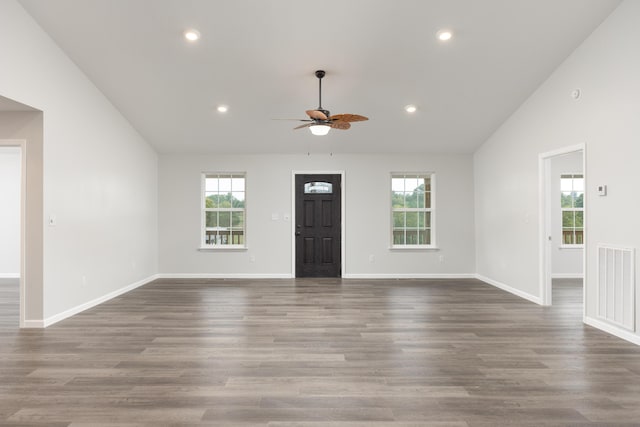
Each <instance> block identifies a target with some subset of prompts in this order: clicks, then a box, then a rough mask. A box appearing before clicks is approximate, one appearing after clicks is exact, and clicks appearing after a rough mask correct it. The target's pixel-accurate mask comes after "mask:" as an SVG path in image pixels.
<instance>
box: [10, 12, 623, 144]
mask: <svg viewBox="0 0 640 427" xmlns="http://www.w3.org/2000/svg"><path fill="white" fill-rule="evenodd" d="M20 2H21V3H22V5H23V6H24V7H25V9H26V10H27V11H28V12H29V13H30V14H31V15H32V16H33V17H34V18H35V19H36V21H37V22H38V23H39V24H40V25H41V26H42V27H43V28H44V29H45V31H47V32H48V33H49V34H50V36H51V37H52V38H53V39H54V40H55V41H56V42H57V43H58V44H59V45H60V46H61V48H62V49H63V50H64V51H65V52H66V53H67V54H68V55H69V56H70V57H71V58H72V60H73V61H74V62H75V63H76V64H77V65H78V66H79V67H80V68H81V69H82V70H83V71H84V72H85V73H86V74H87V75H88V76H89V78H90V79H91V80H92V81H93V82H94V83H95V85H96V86H97V87H98V88H99V89H100V90H101V91H102V92H103V93H104V94H105V95H106V96H107V98H109V100H110V101H111V102H112V103H113V104H114V105H115V106H116V107H117V108H118V109H119V110H120V111H121V112H122V114H123V115H124V116H125V117H126V118H127V119H128V120H129V121H130V122H131V124H132V125H133V126H134V127H135V128H136V129H137V130H138V131H139V132H140V133H141V134H142V135H143V136H144V137H145V138H146V139H147V140H148V141H149V142H150V143H151V144H152V145H154V146H155V147H156V148H157V150H158V151H160V152H165V153H166V152H190V153H197V152H203V153H204V152H207V153H212V152H224V153H249V152H253V153H270V152H276V153H284V152H286V153H298V152H307V151H310V150H314V151H317V150H326V151H332V152H380V153H384V152H453V153H463V152H467V153H468V152H472V151H474V150H475V149H476V148H477V147H478V146H479V145H480V144H481V143H483V142H484V141H485V140H486V139H487V137H489V136H490V135H491V134H492V133H493V132H494V131H495V130H496V129H497V127H498V126H499V125H500V124H501V123H502V122H503V121H504V120H505V119H506V118H507V117H508V116H509V115H510V114H511V113H513V111H514V110H515V109H516V108H517V107H518V106H519V105H520V104H522V102H524V100H525V99H526V98H527V97H528V96H529V95H531V93H532V92H533V91H534V90H535V89H536V88H537V87H538V86H539V85H540V84H541V83H542V82H543V81H544V80H545V79H546V78H547V77H548V76H549V75H550V74H551V73H552V72H553V70H554V69H555V68H556V67H557V66H558V65H559V64H560V63H561V62H562V61H563V60H564V59H565V58H566V57H567V56H568V55H569V54H570V53H571V52H572V51H573V50H574V49H575V48H576V47H577V46H578V45H579V44H580V42H581V41H582V40H584V39H585V37H587V36H588V35H589V34H590V33H591V32H592V31H593V30H594V29H595V27H597V25H598V24H599V23H600V22H602V20H604V19H605V18H606V16H607V15H608V14H609V13H610V12H611V11H612V10H613V9H614V8H615V7H616V6H617V5H618V3H619V1H618V0H561V1H560V0H393V1H391V0H341V1H337V0H324V1H321V2H310V1H300V0H233V1H231V0H228V1H222V0H220V1H214V0H20ZM187 28H196V29H197V30H198V31H199V32H200V33H201V35H202V38H201V39H200V40H199V41H198V42H196V43H189V42H187V41H186V40H185V39H184V37H183V32H184V30H186V29H187ZM442 28H448V29H451V30H453V32H454V37H453V39H452V40H450V41H449V42H447V43H443V42H440V41H439V40H437V39H436V37H435V35H436V33H437V32H438V31H439V30H440V29H442ZM317 69H324V70H326V71H327V75H326V77H325V78H324V80H323V99H322V101H323V107H324V108H326V109H328V110H330V111H331V112H332V113H333V114H337V113H356V114H362V115H365V116H368V117H369V118H370V120H369V121H368V122H363V123H354V124H353V127H352V128H351V129H350V130H348V131H340V130H332V131H331V133H330V134H329V135H328V136H325V137H315V136H312V135H311V134H310V133H309V131H308V130H306V129H303V130H298V131H293V130H292V128H293V127H294V126H296V125H297V124H299V123H297V122H294V121H291V122H287V121H278V120H272V119H275V118H300V119H303V118H305V114H304V111H305V110H307V109H313V108H316V107H317V106H318V105H317V103H318V93H317V91H318V87H317V80H316V78H315V76H314V74H313V73H314V71H315V70H317ZM571 89H573V88H567V96H570V91H571ZM219 104H225V105H228V106H229V111H228V112H227V113H226V114H219V113H218V112H217V111H216V107H217V106H218V105H219ZM407 104H415V105H416V106H417V107H418V110H417V112H416V113H414V114H413V115H409V114H407V113H406V112H405V111H404V106H405V105H407Z"/></svg>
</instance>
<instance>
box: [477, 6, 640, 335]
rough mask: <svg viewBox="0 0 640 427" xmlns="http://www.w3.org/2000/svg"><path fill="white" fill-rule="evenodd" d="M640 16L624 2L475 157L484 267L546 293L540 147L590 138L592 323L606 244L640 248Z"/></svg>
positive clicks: (502, 279)
mask: <svg viewBox="0 0 640 427" xmlns="http://www.w3.org/2000/svg"><path fill="white" fill-rule="evenodd" d="M639 23H640V2H634V1H625V2H623V3H622V4H621V5H620V6H619V7H618V8H617V9H616V10H615V11H614V12H613V13H612V14H611V16H610V17H609V18H608V19H607V20H606V21H605V22H604V23H603V24H602V25H601V26H600V27H599V28H598V29H596V31H595V32H594V33H593V34H592V35H591V36H590V37H589V38H588V39H587V40H585V42H584V43H583V44H582V45H581V46H580V47H579V48H578V49H576V51H575V52H574V53H573V54H572V55H571V56H570V57H569V58H568V59H567V60H566V61H565V62H564V63H563V64H562V65H561V66H560V67H559V68H558V69H557V70H556V71H555V72H554V73H553V75H552V76H551V77H550V78H549V79H548V80H547V81H546V82H545V83H544V84H543V85H542V86H541V87H540V88H539V89H538V90H537V91H536V93H534V94H533V95H532V96H531V98H530V99H529V100H528V101H527V102H526V103H525V104H524V105H522V106H521V108H520V109H519V110H518V111H516V112H515V113H514V114H513V115H512V117H511V118H510V119H509V120H508V121H507V122H505V123H504V124H503V126H502V127H501V128H500V129H499V130H498V131H497V132H496V133H495V134H494V135H493V136H492V137H491V138H489V140H488V141H487V142H486V143H485V144H484V145H483V146H482V147H481V148H480V149H479V150H478V151H477V152H476V154H475V156H474V166H475V178H476V181H475V182H476V227H477V228H476V242H477V246H476V259H477V269H478V272H479V273H480V274H481V275H484V276H487V277H489V278H491V279H493V280H496V281H499V282H502V283H504V284H507V285H509V286H511V287H512V288H514V289H516V290H518V291H521V292H526V293H529V294H532V295H534V296H540V288H539V286H538V284H539V271H538V244H539V242H538V176H537V174H538V154H539V153H543V152H547V151H551V150H553V149H557V148H560V147H565V146H570V145H574V144H578V143H585V144H586V177H587V192H586V203H587V247H586V251H587V277H586V280H585V286H586V298H587V301H586V303H587V307H586V310H587V318H588V319H587V320H588V321H589V322H590V323H592V324H596V322H594V321H593V319H595V318H596V312H595V309H596V306H595V302H596V293H595V291H596V283H597V282H596V279H597V277H596V250H595V249H596V245H597V244H598V243H610V244H618V245H624V246H630V247H634V248H640V227H638V224H637V217H638V209H640V200H639V199H638V197H637V186H638V183H639V182H640V167H638V159H640V144H638V141H639V140H640V120H638V117H640V77H639V76H640V49H638V45H639V42H640V25H638V24H639ZM575 88H580V89H581V91H582V96H581V97H580V98H579V99H578V100H574V99H573V98H572V97H571V96H570V94H571V91H572V90H574V89H575ZM597 184H607V185H608V189H609V194H608V196H607V197H598V196H597V194H596V185H597ZM636 265H638V262H637V259H636ZM636 295H637V298H639V297H640V292H636ZM638 301H640V300H638ZM638 301H636V303H638ZM637 305H640V304H637ZM636 311H637V310H636ZM636 319H637V320H636V321H637V322H638V325H637V327H636V331H638V330H640V316H636ZM598 325H599V326H600V327H608V326H607V325H604V326H603V324H602V323H599V324H598ZM609 330H613V329H611V328H609ZM616 333H618V334H620V333H619V331H617V332H616ZM626 337H627V338H629V337H635V338H633V339H637V338H638V337H640V335H639V334H638V333H637V332H636V333H635V334H627V335H626ZM637 342H640V340H638V341H637Z"/></svg>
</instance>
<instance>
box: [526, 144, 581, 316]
mask: <svg viewBox="0 0 640 427" xmlns="http://www.w3.org/2000/svg"><path fill="white" fill-rule="evenodd" d="M576 152H581V153H582V174H583V176H584V183H585V192H584V223H583V225H584V230H585V232H584V249H583V250H582V278H583V279H582V311H583V317H584V314H585V313H586V311H585V310H586V289H587V282H586V279H587V275H586V272H587V240H588V239H589V233H588V232H587V216H588V215H587V191H586V190H587V169H586V154H587V153H586V145H585V144H584V143H582V144H576V145H571V146H568V147H564V148H559V149H557V150H553V151H548V152H546V153H541V154H540V155H539V156H538V199H539V203H538V205H539V208H540V211H539V215H538V217H539V221H540V224H539V233H540V234H539V242H540V244H539V280H540V299H541V301H542V305H551V304H552V302H553V301H552V288H551V255H552V254H551V240H550V239H551V197H552V194H551V191H550V186H551V160H552V159H553V158H554V157H557V156H562V155H565V154H570V153H576Z"/></svg>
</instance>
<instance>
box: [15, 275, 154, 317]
mask: <svg viewBox="0 0 640 427" xmlns="http://www.w3.org/2000/svg"><path fill="white" fill-rule="evenodd" d="M157 278H158V275H157V274H154V275H152V276H149V277H147V278H145V279H142V280H139V281H137V282H135V283H132V284H130V285H127V286H125V287H123V288H120V289H117V290H115V291H113V292H109V293H108V294H106V295H103V296H101V297H99V298H96V299H94V300H91V301H88V302H85V303H84V304H80V305H78V306H76V307H73V308H70V309H68V310H65V311H63V312H62V313H58V314H54V315H53V316H50V317H47V318H46V319H44V321H43V322H42V324H43V325H42V326H40V327H44V328H46V327H47V326H51V325H53V324H54V323H58V322H59V321H61V320H64V319H66V318H68V317H71V316H73V315H74V314H78V313H80V312H82V311H85V310H88V309H90V308H92V307H95V306H96V305H98V304H102V303H103V302H106V301H109V300H110V299H112V298H115V297H117V296H120V295H122V294H124V293H127V292H129V291H132V290H134V289H136V288H139V287H140V286H143V285H146V284H147V283H149V282H152V281H154V280H156V279H157ZM27 322H29V323H30V324H31V322H37V321H32V320H30V321H25V328H26V327H27V326H26V324H27ZM34 324H35V323H34ZM30 327H37V326H30Z"/></svg>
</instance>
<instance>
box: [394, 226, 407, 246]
mask: <svg viewBox="0 0 640 427" xmlns="http://www.w3.org/2000/svg"><path fill="white" fill-rule="evenodd" d="M393 244H394V245H404V230H394V231H393Z"/></svg>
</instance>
